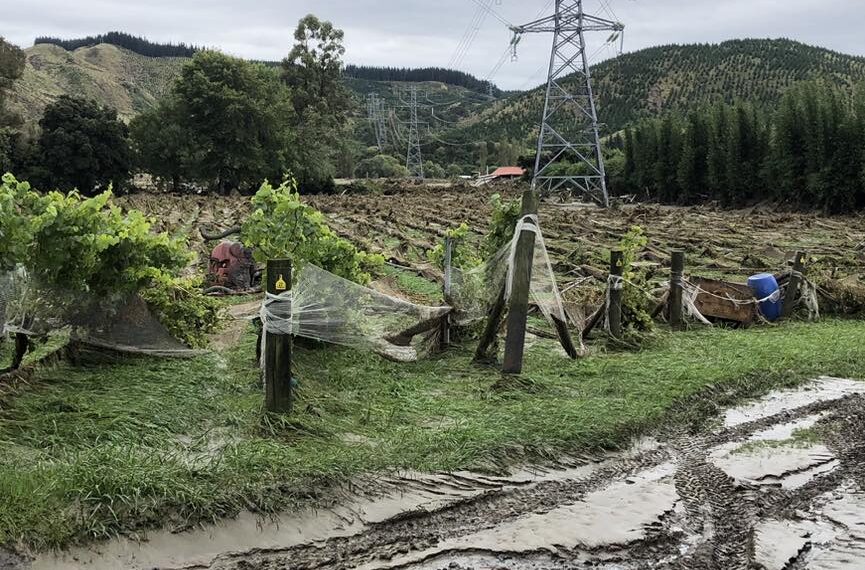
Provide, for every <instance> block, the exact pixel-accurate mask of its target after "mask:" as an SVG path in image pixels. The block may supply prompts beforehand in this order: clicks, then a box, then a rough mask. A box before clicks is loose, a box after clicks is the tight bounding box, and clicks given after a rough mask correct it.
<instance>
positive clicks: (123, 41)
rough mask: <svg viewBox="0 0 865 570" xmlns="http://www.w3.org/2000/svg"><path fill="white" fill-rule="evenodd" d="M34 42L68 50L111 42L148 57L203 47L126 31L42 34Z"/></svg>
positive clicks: (189, 54)
mask: <svg viewBox="0 0 865 570" xmlns="http://www.w3.org/2000/svg"><path fill="white" fill-rule="evenodd" d="M33 43H34V44H37V45H38V44H52V45H55V46H59V47H62V48H63V49H65V50H67V51H75V50H77V49H79V48H83V47H92V46H95V45H99V44H111V45H115V46H117V47H121V48H124V49H128V50H129V51H131V52H135V53H137V54H139V55H143V56H147V57H192V56H193V55H195V52H197V51H199V50H200V49H201V48H198V47H196V46H190V45H186V44H184V43H179V44H172V43H167V44H160V43H154V42H151V41H149V40H147V39H146V38H142V37H139V36H133V35H131V34H127V33H124V32H108V33H107V34H99V35H98V36H87V37H86V38H77V39H71V40H63V39H60V38H52V37H48V36H41V37H38V38H36V40H35V41H34V42H33Z"/></svg>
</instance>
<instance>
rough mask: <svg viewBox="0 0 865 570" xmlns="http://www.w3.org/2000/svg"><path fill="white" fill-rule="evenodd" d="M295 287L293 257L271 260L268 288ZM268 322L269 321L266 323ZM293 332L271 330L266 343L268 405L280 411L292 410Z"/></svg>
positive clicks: (273, 290)
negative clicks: (273, 331)
mask: <svg viewBox="0 0 865 570" xmlns="http://www.w3.org/2000/svg"><path fill="white" fill-rule="evenodd" d="M286 291H291V261H289V260H287V259H270V260H268V261H267V292H268V293H270V294H271V295H280V294H283V293H285V292H286ZM265 326H266V325H265ZM291 349H292V337H291V335H277V334H267V335H266V341H265V346H264V384H265V408H266V409H267V411H268V412H274V413H278V414H283V413H288V412H290V411H291V402H292V394H291Z"/></svg>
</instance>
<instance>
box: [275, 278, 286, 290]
mask: <svg viewBox="0 0 865 570" xmlns="http://www.w3.org/2000/svg"><path fill="white" fill-rule="evenodd" d="M275 288H276V290H277V291H285V290H286V289H288V284H287V283H286V282H285V279H284V278H283V277H282V275H280V276H279V279H277V280H276V285H275Z"/></svg>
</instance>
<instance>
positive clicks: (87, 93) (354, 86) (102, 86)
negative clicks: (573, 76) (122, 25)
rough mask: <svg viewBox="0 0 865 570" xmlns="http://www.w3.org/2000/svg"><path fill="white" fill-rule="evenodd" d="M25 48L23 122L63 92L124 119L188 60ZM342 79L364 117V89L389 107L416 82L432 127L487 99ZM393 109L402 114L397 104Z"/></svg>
mask: <svg viewBox="0 0 865 570" xmlns="http://www.w3.org/2000/svg"><path fill="white" fill-rule="evenodd" d="M24 51H25V54H26V56H27V66H26V68H25V71H24V76H23V77H22V78H21V80H20V81H18V82H17V83H16V84H15V86H14V88H13V90H12V92H11V93H10V104H11V107H12V108H13V110H15V111H17V112H18V113H20V114H21V115H23V116H24V118H25V119H26V120H27V121H28V122H35V121H38V120H39V117H41V115H42V111H43V110H44V108H45V106H46V105H47V104H48V103H49V102H51V101H53V100H55V99H56V98H57V97H59V96H60V95H65V94H70V95H80V96H84V97H87V98H91V99H95V100H96V101H98V102H99V103H101V104H103V105H108V106H110V107H112V108H114V109H116V110H117V112H118V114H119V115H120V117H121V118H123V119H125V120H129V119H131V118H132V117H134V116H135V115H137V114H138V113H140V112H142V111H144V110H146V109H149V108H150V107H152V106H153V105H155V103H156V101H158V100H159V98H160V97H162V96H163V95H164V94H165V93H167V92H168V90H169V89H170V88H171V85H172V83H173V81H174V79H175V78H176V77H177V76H178V74H179V73H180V69H181V67H182V66H183V64H184V63H185V62H186V61H188V59H187V58H175V57H159V58H152V57H146V56H143V55H139V54H137V53H133V52H132V51H129V50H127V49H124V48H121V47H118V46H115V45H111V44H99V45H95V46H91V47H82V48H79V49H76V50H75V51H66V50H65V49H63V48H62V47H59V46H57V45H53V44H47V43H42V44H37V45H35V46H34V47H31V48H28V49H26V50H24ZM345 82H346V86H347V87H348V88H349V89H350V90H351V91H352V93H354V94H355V96H356V98H357V101H358V113H359V114H358V117H359V118H364V117H365V109H366V107H365V103H364V101H365V97H366V96H367V94H369V93H377V94H378V95H379V96H381V97H382V98H383V99H384V100H385V101H386V103H387V106H388V108H391V109H394V108H398V106H399V99H398V95H397V93H398V91H399V89H400V88H405V87H408V86H409V85H416V86H417V87H418V89H420V90H421V99H420V103H421V104H423V105H425V106H426V107H425V109H426V111H425V116H424V118H423V120H425V121H427V122H429V123H430V124H431V126H432V127H433V128H434V129H435V128H441V127H442V126H443V125H448V126H452V125H449V123H453V122H458V121H461V120H464V119H466V118H467V117H470V116H474V115H475V114H477V113H478V112H479V111H480V110H481V109H482V108H484V107H486V106H487V105H488V101H489V100H488V98H487V97H486V96H485V95H482V94H479V93H477V92H476V91H473V90H470V89H467V88H465V87H461V86H456V85H448V84H446V83H441V82H424V83H413V84H406V83H400V82H393V81H371V80H366V79H355V78H353V77H346V79H345ZM433 105H438V107H437V109H439V114H438V115H436V117H440V118H442V119H443V120H444V121H447V122H444V121H438V120H437V119H436V117H434V116H432V111H431V110H429V109H430V108H431V107H432V106H433ZM396 112H397V115H398V116H402V113H401V112H400V111H399V110H397V111H396ZM423 113H424V112H423V111H422V114H423Z"/></svg>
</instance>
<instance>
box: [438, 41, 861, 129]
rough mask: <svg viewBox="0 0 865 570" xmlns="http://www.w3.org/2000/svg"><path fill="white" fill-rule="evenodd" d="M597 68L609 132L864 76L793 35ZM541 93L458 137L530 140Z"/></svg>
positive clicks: (645, 54)
mask: <svg viewBox="0 0 865 570" xmlns="http://www.w3.org/2000/svg"><path fill="white" fill-rule="evenodd" d="M592 73H593V80H594V87H595V94H596V97H597V103H598V112H599V115H600V120H601V121H602V122H603V123H605V124H606V131H607V132H608V133H609V132H615V131H617V130H619V129H621V128H622V127H624V126H625V125H628V124H630V123H633V122H634V121H636V120H638V119H640V118H644V117H652V116H658V115H662V114H663V113H665V112H667V111H684V112H687V111H690V110H692V109H697V108H700V107H703V106H705V105H707V104H710V103H713V102H716V101H719V100H723V101H727V102H732V101H736V100H744V101H750V102H753V103H755V104H757V105H772V104H774V103H776V102H777V101H778V100H779V98H780V96H781V95H782V94H783V93H784V92H785V91H786V90H787V89H788V88H790V87H791V86H792V85H794V84H796V83H798V82H801V81H804V80H815V79H816V80H823V81H826V82H829V83H831V84H834V85H838V86H841V87H844V88H852V87H853V86H854V85H856V84H857V83H860V82H863V81H865V58H862V57H856V56H851V55H845V54H840V53H837V52H833V51H829V50H826V49H823V48H818V47H813V46H808V45H805V44H802V43H798V42H794V41H791V40H783V39H781V40H735V41H729V42H724V43H722V44H694V45H668V46H660V47H654V48H649V49H644V50H640V51H637V52H634V53H629V54H625V55H622V56H620V57H618V58H615V59H612V60H607V61H604V62H602V63H600V64H598V65H597V66H595V67H594V68H593V70H592ZM542 97H543V90H542V89H540V88H539V89H535V90H533V91H531V92H528V93H525V94H523V95H521V96H518V97H516V98H511V99H509V100H507V101H504V102H502V103H500V104H499V105H497V106H496V107H494V108H492V109H489V110H487V111H486V112H485V113H484V114H483V116H481V117H479V118H478V119H477V120H476V121H474V122H472V123H470V124H466V125H464V126H463V127H462V128H461V129H459V131H462V132H455V133H454V134H453V136H460V138H463V139H465V140H488V141H495V140H502V139H511V140H515V141H524V140H531V137H532V130H533V129H536V123H537V122H538V117H539V116H540V113H541V106H542V104H543V100H542ZM453 136H452V137H451V138H453Z"/></svg>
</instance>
